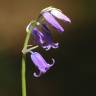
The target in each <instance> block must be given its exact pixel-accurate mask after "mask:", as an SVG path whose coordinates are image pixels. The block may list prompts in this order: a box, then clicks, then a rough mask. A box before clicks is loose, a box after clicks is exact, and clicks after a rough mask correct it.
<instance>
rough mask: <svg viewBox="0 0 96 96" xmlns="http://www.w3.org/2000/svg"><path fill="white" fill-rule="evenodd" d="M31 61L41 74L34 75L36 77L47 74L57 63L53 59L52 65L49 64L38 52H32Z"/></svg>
mask: <svg viewBox="0 0 96 96" xmlns="http://www.w3.org/2000/svg"><path fill="white" fill-rule="evenodd" d="M31 59H32V61H33V63H34V64H35V66H36V67H37V68H38V70H39V74H37V73H36V72H34V73H33V75H34V76H35V77H39V76H41V75H42V74H45V73H46V72H47V71H48V70H49V69H50V68H51V67H52V66H53V65H54V63H55V60H54V59H53V58H52V64H48V63H47V62H46V61H45V60H44V58H43V57H42V56H41V55H40V54H39V53H38V52H31Z"/></svg>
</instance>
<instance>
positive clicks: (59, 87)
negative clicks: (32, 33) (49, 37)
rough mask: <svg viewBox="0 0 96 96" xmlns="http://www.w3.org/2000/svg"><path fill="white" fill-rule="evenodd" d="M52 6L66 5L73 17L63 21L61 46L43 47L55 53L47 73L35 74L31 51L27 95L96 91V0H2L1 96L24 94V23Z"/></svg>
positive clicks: (65, 95)
mask: <svg viewBox="0 0 96 96" xmlns="http://www.w3.org/2000/svg"><path fill="white" fill-rule="evenodd" d="M48 6H54V7H56V8H59V9H61V10H62V11H63V12H64V13H65V14H66V15H67V16H68V17H70V18H71V20H72V23H71V24H65V23H62V24H64V25H63V27H64V28H65V32H64V33H63V35H60V37H59V39H58V40H59V42H60V48H59V49H57V50H52V51H50V52H45V53H44V50H42V49H39V50H38V51H40V53H42V55H44V57H45V58H46V60H47V59H49V61H50V59H51V58H52V57H54V58H55V59H56V64H55V66H54V67H53V68H52V69H51V70H49V72H48V73H46V74H45V75H43V76H41V77H40V78H38V79H37V78H34V77H33V75H32V74H33V72H34V71H35V70H36V69H35V67H34V65H33V64H32V62H31V60H30V55H28V56H27V65H26V67H27V74H26V75H27V96H69V95H74V96H79V95H80V96H86V95H87V94H89V95H90V96H93V95H94V96H95V95H96V92H95V91H96V52H95V50H96V42H95V35H96V31H95V27H96V24H95V22H96V0H0V96H21V54H22V53H21V50H22V46H23V42H24V38H25V35H26V32H25V28H26V26H27V24H28V23H29V22H30V21H31V20H33V19H36V18H37V16H38V14H39V12H40V11H41V10H42V9H43V8H45V7H48ZM54 34H55V31H54ZM46 54H47V55H46ZM47 61H48V60H47ZM49 61H48V62H49Z"/></svg>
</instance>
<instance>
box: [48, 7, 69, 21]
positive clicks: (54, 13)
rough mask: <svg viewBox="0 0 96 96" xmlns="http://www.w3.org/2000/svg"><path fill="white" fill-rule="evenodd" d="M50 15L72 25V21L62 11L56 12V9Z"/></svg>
mask: <svg viewBox="0 0 96 96" xmlns="http://www.w3.org/2000/svg"><path fill="white" fill-rule="evenodd" d="M50 13H51V14H52V15H53V16H55V17H56V18H58V19H60V20H63V21H66V22H69V23H71V20H70V19H69V18H68V17H67V16H66V15H65V14H63V13H62V12H61V11H59V10H56V9H55V8H54V9H52V10H51V11H50Z"/></svg>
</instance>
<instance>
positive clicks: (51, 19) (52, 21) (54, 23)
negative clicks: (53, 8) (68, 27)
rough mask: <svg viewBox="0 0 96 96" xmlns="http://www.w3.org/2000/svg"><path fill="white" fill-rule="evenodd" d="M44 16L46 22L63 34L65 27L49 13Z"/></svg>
mask: <svg viewBox="0 0 96 96" xmlns="http://www.w3.org/2000/svg"><path fill="white" fill-rule="evenodd" d="M43 16H44V18H45V20H46V21H47V22H48V23H49V24H51V25H52V26H53V27H55V28H56V29H57V30H58V31H60V32H63V31H64V29H63V27H62V26H61V25H60V24H59V23H58V22H57V20H56V19H55V18H54V17H53V16H52V15H51V14H50V13H49V12H44V13H43Z"/></svg>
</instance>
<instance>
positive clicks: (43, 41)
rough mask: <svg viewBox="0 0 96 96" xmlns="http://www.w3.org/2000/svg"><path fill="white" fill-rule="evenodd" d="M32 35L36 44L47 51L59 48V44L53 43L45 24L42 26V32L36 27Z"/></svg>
mask: <svg viewBox="0 0 96 96" xmlns="http://www.w3.org/2000/svg"><path fill="white" fill-rule="evenodd" d="M32 35H33V37H34V39H35V43H36V44H38V45H40V46H41V47H42V48H44V49H45V50H46V51H48V50H50V49H51V48H58V47H59V43H54V42H53V40H52V36H51V32H50V30H49V29H48V27H47V26H46V25H45V24H42V32H41V31H39V30H38V28H36V27H35V28H34V29H33V31H32Z"/></svg>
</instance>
